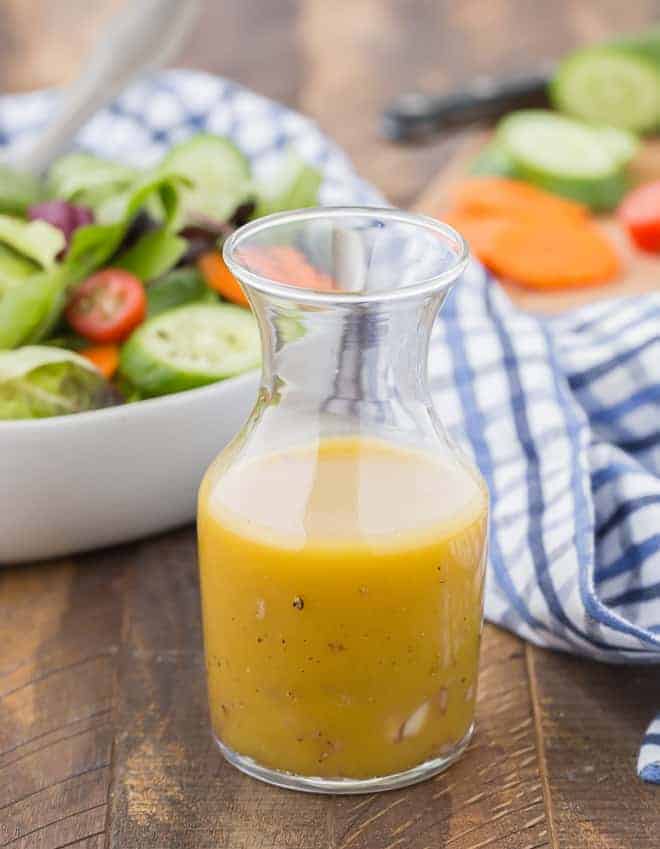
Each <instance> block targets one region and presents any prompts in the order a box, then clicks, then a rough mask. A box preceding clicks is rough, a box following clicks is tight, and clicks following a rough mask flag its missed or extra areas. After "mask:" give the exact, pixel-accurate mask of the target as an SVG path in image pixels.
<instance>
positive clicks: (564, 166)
mask: <svg viewBox="0 0 660 849" xmlns="http://www.w3.org/2000/svg"><path fill="white" fill-rule="evenodd" d="M615 134H616V138H617V139H618V141H614V138H615ZM619 134H621V135H619ZM497 139H498V141H499V142H500V143H501V144H502V146H503V147H504V148H505V149H506V151H507V152H508V154H509V155H510V156H511V158H512V160H513V163H514V165H515V171H516V175H517V176H519V177H520V178H521V179H524V180H526V181H528V182H530V183H533V184H535V185H537V186H540V187H541V188H544V189H546V190H547V191H550V192H554V193H555V194H558V195H563V196H564V197H567V198H572V199H573V200H576V201H578V202H580V203H583V204H585V205H586V206H589V207H590V208H591V209H595V210H606V209H612V208H613V207H614V206H616V205H617V204H618V202H619V200H620V199H621V196H622V195H623V193H624V192H625V189H626V185H627V182H626V179H625V174H624V173H623V166H624V165H625V164H627V160H626V156H628V157H630V156H632V155H633V153H634V151H635V149H636V141H635V139H634V137H629V136H628V135H626V134H623V131H616V130H610V131H609V132H607V133H603V132H602V130H596V129H594V128H592V127H590V126H588V125H586V124H583V123H581V122H579V121H574V120H572V119H571V118H566V117H565V116H563V115H557V114H555V113H553V112H548V111H546V110H542V109H529V110H521V111H519V112H514V113H512V114H511V115H509V116H508V117H506V118H504V119H503V120H502V121H500V123H499V125H498V128H497Z"/></svg>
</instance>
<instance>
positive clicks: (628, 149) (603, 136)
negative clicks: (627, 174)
mask: <svg viewBox="0 0 660 849" xmlns="http://www.w3.org/2000/svg"><path fill="white" fill-rule="evenodd" d="M594 132H595V133H596V135H597V136H598V140H599V141H600V143H601V144H603V145H605V147H606V148H607V149H608V150H609V152H610V153H611V154H612V156H613V157H614V159H615V160H616V162H617V164H618V165H619V166H620V167H622V168H623V167H625V166H626V165H628V163H629V162H630V161H631V160H632V158H633V157H634V156H635V154H636V153H637V151H638V150H639V139H638V138H637V136H636V135H634V134H633V133H629V132H628V131H627V130H617V129H615V128H614V127H601V128H600V129H598V128H594Z"/></svg>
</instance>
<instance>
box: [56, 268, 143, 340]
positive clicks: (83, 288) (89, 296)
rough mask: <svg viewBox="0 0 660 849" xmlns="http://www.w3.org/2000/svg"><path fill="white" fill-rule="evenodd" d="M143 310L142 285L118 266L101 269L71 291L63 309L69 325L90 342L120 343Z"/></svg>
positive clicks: (141, 318) (138, 321) (137, 320)
mask: <svg viewBox="0 0 660 849" xmlns="http://www.w3.org/2000/svg"><path fill="white" fill-rule="evenodd" d="M146 313H147V296H146V295H145V292H144V286H143V285H142V283H141V282H140V281H139V280H138V278H137V277H136V276H135V275H134V274H130V273H129V272H128V271H124V270H123V269H121V268H105V269H103V271H97V272H96V274H92V276H91V277H88V278H87V280H85V281H84V283H81V284H80V286H78V288H77V289H76V290H75V292H74V293H73V296H72V298H71V300H70V301H69V305H68V306H67V308H66V312H65V314H66V318H67V321H68V322H69V324H70V325H71V327H72V328H73V329H74V330H75V331H76V332H77V333H80V335H81V336H85V337H86V338H87V339H91V341H92V342H120V341H121V340H122V339H125V338H126V337H127V336H128V335H129V333H130V332H131V331H132V330H133V329H134V328H135V327H137V325H138V324H141V323H142V321H143V320H144V317H145V315H146Z"/></svg>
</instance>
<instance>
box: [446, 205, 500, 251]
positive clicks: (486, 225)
mask: <svg viewBox="0 0 660 849" xmlns="http://www.w3.org/2000/svg"><path fill="white" fill-rule="evenodd" d="M442 220H443V221H446V222H447V224H450V225H451V226H452V227H454V228H455V229H456V230H458V232H459V233H460V234H461V235H462V236H463V237H464V238H465V239H466V240H467V242H468V244H469V246H470V249H471V251H472V252H473V253H474V254H475V255H476V256H478V257H479V259H480V260H481V261H482V262H483V263H484V264H485V265H490V258H491V253H492V251H493V250H494V248H495V245H496V240H497V236H498V234H499V233H500V232H501V231H502V230H503V228H505V227H509V226H510V224H511V217H510V216H507V215H499V214H497V213H495V214H485V215H482V214H479V213H471V212H461V211H460V210H450V211H449V212H446V213H444V215H443V216H442Z"/></svg>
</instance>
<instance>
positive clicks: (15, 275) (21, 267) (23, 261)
mask: <svg viewBox="0 0 660 849" xmlns="http://www.w3.org/2000/svg"><path fill="white" fill-rule="evenodd" d="M38 270H39V266H38V265H37V264H36V263H35V262H33V261H32V260H31V259H27V257H24V256H21V254H19V253H16V251H13V250H12V249H11V248H8V247H7V246H6V245H3V244H0V296H2V294H3V293H4V292H5V291H6V290H7V289H9V287H10V286H18V285H19V283H22V282H23V280H25V278H26V277H29V276H30V275H31V274H34V273H35V272H36V271H38Z"/></svg>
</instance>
